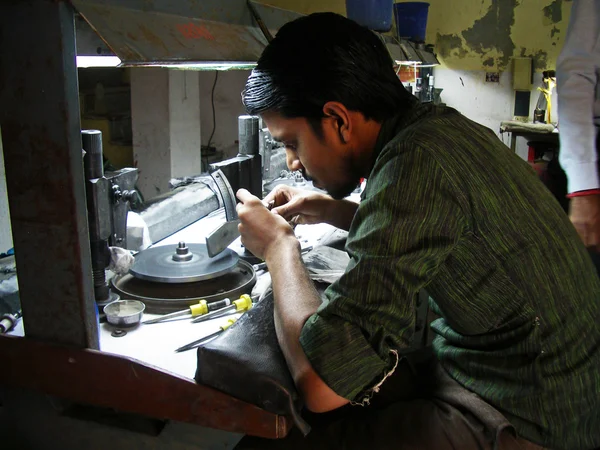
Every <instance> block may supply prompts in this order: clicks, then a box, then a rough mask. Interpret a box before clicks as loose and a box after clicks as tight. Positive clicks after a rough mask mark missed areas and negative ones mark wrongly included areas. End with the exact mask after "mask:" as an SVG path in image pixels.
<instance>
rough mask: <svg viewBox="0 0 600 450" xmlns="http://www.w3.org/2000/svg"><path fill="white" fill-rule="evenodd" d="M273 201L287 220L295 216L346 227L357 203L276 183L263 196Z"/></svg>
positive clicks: (304, 221) (298, 219) (303, 221)
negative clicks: (274, 186) (267, 193)
mask: <svg viewBox="0 0 600 450" xmlns="http://www.w3.org/2000/svg"><path fill="white" fill-rule="evenodd" d="M263 201H264V202H265V203H267V204H268V203H271V202H273V204H274V206H275V207H274V208H273V210H272V211H273V212H274V213H275V214H279V215H280V216H282V217H283V218H285V219H286V220H291V219H292V218H294V217H296V219H295V220H294V222H295V223H296V224H315V223H323V222H325V223H329V224H331V225H334V226H336V227H338V228H342V229H344V230H348V228H349V227H350V223H351V222H352V218H353V217H354V213H355V212H356V208H357V207H358V205H357V204H356V203H353V202H350V201H346V200H334V199H333V198H331V197H330V196H329V195H325V194H322V193H320V192H316V191H310V190H307V189H298V188H294V187H291V186H286V185H279V186H277V187H276V188H275V189H273V190H272V191H271V192H270V193H269V195H267V196H266V197H265V198H264V200H263Z"/></svg>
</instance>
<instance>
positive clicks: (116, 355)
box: [0, 210, 339, 438]
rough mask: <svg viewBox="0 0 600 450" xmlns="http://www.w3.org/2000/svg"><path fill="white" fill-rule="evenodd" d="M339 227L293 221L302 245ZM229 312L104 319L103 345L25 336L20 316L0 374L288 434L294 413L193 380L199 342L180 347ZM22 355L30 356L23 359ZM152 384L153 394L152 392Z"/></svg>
mask: <svg viewBox="0 0 600 450" xmlns="http://www.w3.org/2000/svg"><path fill="white" fill-rule="evenodd" d="M224 220H225V213H224V211H223V210H220V211H217V212H216V213H214V214H211V215H209V216H208V217H206V218H204V219H201V220H199V221H197V222H195V223H193V224H191V225H189V226H188V227H186V228H185V229H183V230H181V231H179V232H177V233H175V234H173V235H172V236H170V237H168V238H166V239H163V240H162V241H160V242H158V243H156V244H155V245H176V244H177V243H178V242H179V241H185V242H186V243H203V242H204V239H205V237H206V235H207V234H208V233H210V232H211V231H212V230H213V229H214V228H216V227H217V226H218V225H219V224H221V223H222V222H223V221H224ZM337 231H339V230H337V229H336V228H334V227H332V226H330V225H327V224H319V225H299V226H297V227H296V235H297V236H298V237H299V240H300V242H301V245H302V247H307V246H317V245H319V243H320V241H321V239H322V238H323V237H324V236H331V235H332V234H334V233H336V232H337ZM238 239H239V238H238ZM234 245H239V242H238V243H236V242H234V243H233V244H232V246H234ZM265 277H266V278H268V277H269V274H268V272H266V271H258V272H257V286H265ZM267 281H268V280H267ZM259 289H262V287H260V288H259ZM255 294H256V292H255ZM237 316H239V314H238V315H237ZM154 317H158V316H157V315H153V314H144V317H143V319H142V320H146V319H151V318H154ZM231 317H235V315H233V316H231ZM225 320H226V319H224V318H220V319H214V320H211V321H206V322H202V323H195V324H194V323H191V321H190V320H189V318H188V319H182V320H173V321H168V322H163V323H158V324H151V325H146V324H140V325H138V326H136V327H134V328H131V329H127V330H126V331H127V333H126V335H124V336H122V337H114V336H113V335H112V332H113V331H114V330H115V329H116V328H117V327H115V326H113V325H111V324H108V323H101V324H99V336H100V351H96V350H91V349H76V348H69V347H61V346H57V345H53V344H49V343H44V342H38V341H34V340H31V339H28V338H24V339H21V338H19V337H18V336H23V335H24V328H23V321H20V322H19V324H18V326H17V327H16V328H15V330H14V331H13V332H12V333H11V334H12V336H10V337H2V338H0V353H3V354H5V355H7V358H8V360H9V361H12V362H11V364H12V366H13V370H12V371H10V372H4V373H3V374H2V375H0V382H2V383H5V384H7V385H13V386H21V387H26V388H33V389H36V390H41V391H42V392H45V393H49V394H52V395H56V396H59V397H64V398H67V399H72V400H75V401H78V402H82V403H85V404H92V405H99V406H108V407H111V408H116V409H119V410H123V411H129V412H135V413H138V414H142V415H145V416H150V417H157V418H162V419H172V420H177V421H181V422H189V423H196V424H199V425H202V426H207V427H211V428H217V429H220V430H225V431H231V432H234V433H240V434H249V435H255V436H261V437H267V438H281V437H284V436H285V435H286V434H287V433H288V432H289V430H290V429H291V427H292V421H291V418H289V417H282V416H278V415H275V414H272V413H269V412H267V411H264V410H262V409H260V408H258V407H256V406H254V405H250V404H248V403H245V402H243V401H240V400H237V399H235V398H233V397H231V396H229V395H226V394H224V393H221V392H218V391H216V390H214V389H211V388H209V387H206V386H201V385H198V384H197V383H196V382H195V381H194V374H195V371H196V365H197V352H196V350H190V351H186V352H181V353H175V351H174V350H175V349H176V348H178V347H180V346H181V345H184V344H187V343H189V342H192V341H194V340H196V339H199V338H201V337H203V336H206V335H208V334H211V333H212V332H214V331H217V330H218V329H219V326H220V325H221V324H222V323H223V322H224V321H225ZM25 328H26V323H25ZM23 355H30V356H29V357H28V358H27V359H25V358H23ZM107 380H110V381H111V382H110V383H107V382H106V381H107ZM90 386H94V388H93V389H90ZM132 386H136V389H135V390H134V389H132ZM150 392H151V393H152V395H148V393H150Z"/></svg>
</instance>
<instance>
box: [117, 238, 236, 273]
mask: <svg viewBox="0 0 600 450" xmlns="http://www.w3.org/2000/svg"><path fill="white" fill-rule="evenodd" d="M238 260H239V255H238V254H237V253H236V252H234V251H233V250H230V249H226V250H225V251H223V252H221V253H220V254H218V255H217V256H215V257H214V258H210V257H209V256H208V253H207V251H206V245H204V244H189V245H186V244H185V242H180V243H179V245H163V246H160V247H152V248H149V249H147V250H143V251H141V252H140V253H138V255H137V256H136V257H135V263H134V264H133V267H132V268H131V269H130V270H129V272H130V273H131V274H132V275H133V276H134V277H135V278H139V279H142V280H147V281H155V282H161V283H189V282H194V281H204V280H210V279H212V278H216V277H219V276H221V275H224V274H226V273H228V272H230V271H231V270H232V269H233V268H234V267H235V266H236V264H237V263H238Z"/></svg>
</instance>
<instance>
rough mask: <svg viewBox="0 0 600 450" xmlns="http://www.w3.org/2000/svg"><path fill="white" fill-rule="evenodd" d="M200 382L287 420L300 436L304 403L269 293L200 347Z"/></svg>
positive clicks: (306, 426) (303, 423)
mask: <svg viewBox="0 0 600 450" xmlns="http://www.w3.org/2000/svg"><path fill="white" fill-rule="evenodd" d="M195 379H196V381H197V382H198V383H200V384H204V385H206V386H210V387H213V388H215V389H217V390H219V391H222V392H224V393H226V394H229V395H231V396H233V397H235V398H238V399H240V400H243V401H245V402H248V403H251V404H253V405H256V406H258V407H260V408H262V409H264V410H266V411H269V412H272V413H274V414H280V415H285V416H291V417H292V418H293V420H294V423H295V425H296V426H297V427H298V428H299V429H300V431H302V432H303V433H304V434H307V433H308V431H309V430H310V427H309V425H308V424H307V423H306V422H305V421H304V420H303V419H302V417H300V410H301V408H302V402H301V400H300V396H299V395H298V392H297V391H296V387H295V385H294V381H293V379H292V376H291V374H290V372H289V370H288V367H287V364H286V362H285V358H284V356H283V353H282V352H281V349H280V348H279V343H278V341H277V336H276V334H275V322H274V320H273V294H272V293H271V294H268V295H267V296H265V298H264V299H263V300H261V301H260V302H259V303H257V304H256V305H254V307H253V308H252V309H251V310H249V311H248V312H246V313H245V314H244V315H243V316H242V317H241V318H240V319H239V320H238V321H237V322H236V323H235V324H233V325H232V326H231V327H230V328H229V329H228V330H227V331H225V332H223V333H222V334H221V335H220V336H218V337H217V338H215V339H213V340H212V341H210V342H208V343H207V344H205V345H203V346H201V347H198V367H197V369H196V376H195Z"/></svg>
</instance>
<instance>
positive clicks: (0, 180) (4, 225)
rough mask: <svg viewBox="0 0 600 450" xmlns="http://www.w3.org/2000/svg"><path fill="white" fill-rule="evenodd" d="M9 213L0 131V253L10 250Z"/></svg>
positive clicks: (11, 244) (0, 133) (11, 243)
mask: <svg viewBox="0 0 600 450" xmlns="http://www.w3.org/2000/svg"><path fill="white" fill-rule="evenodd" d="M12 246H13V240H12V231H11V228H10V212H9V210H8V196H7V193H6V172H5V171H4V152H3V151H2V132H1V130H0V253H3V252H6V251H7V250H8V249H9V248H12Z"/></svg>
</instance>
